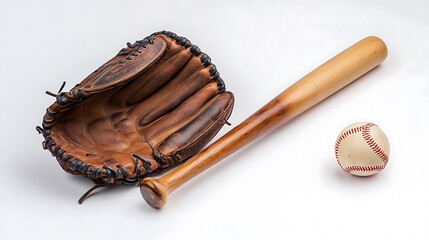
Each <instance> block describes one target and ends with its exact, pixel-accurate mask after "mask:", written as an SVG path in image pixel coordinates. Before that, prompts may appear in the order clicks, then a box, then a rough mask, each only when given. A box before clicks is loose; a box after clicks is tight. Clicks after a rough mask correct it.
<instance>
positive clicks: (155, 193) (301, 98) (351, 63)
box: [140, 37, 387, 208]
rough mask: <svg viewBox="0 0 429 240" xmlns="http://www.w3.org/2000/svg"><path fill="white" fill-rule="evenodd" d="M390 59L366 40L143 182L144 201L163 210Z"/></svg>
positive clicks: (373, 41)
mask: <svg viewBox="0 0 429 240" xmlns="http://www.w3.org/2000/svg"><path fill="white" fill-rule="evenodd" d="M386 57H387V47H386V45H385V43H384V42H383V41H382V40H381V39H379V38H377V37H367V38H364V39H362V40H361V41H359V42H357V43H355V44H354V45H352V46H351V47H349V48H347V49H346V50H344V51H343V52H341V53H339V54H338V55H336V56H335V57H333V58H332V59H330V60H328V61H327V62H325V63H324V64H322V65H321V66H319V67H318V68H316V69H315V70H313V71H312V72H310V73H309V74H307V75H306V76H304V77H303V78H301V79H300V80H298V81H297V82H296V83H294V84H293V85H292V86H290V87H289V88H287V89H286V90H285V91H283V92H282V93H280V94H279V95H278V96H277V97H276V98H274V99H273V100H271V101H270V102H269V103H267V104H266V105H265V106H263V107H262V108H261V109H259V110H258V111H256V112H255V113H254V114H253V115H252V116H250V117H249V118H247V119H246V120H244V121H243V122H242V123H240V124H239V125H238V126H236V127H235V128H233V129H232V130H231V131H229V132H228V133H226V134H225V135H224V136H222V137H221V138H219V139H218V140H217V141H215V142H214V143H212V144H211V145H210V146H208V147H207V148H205V149H203V150H202V151H201V152H199V153H197V154H196V155H195V156H193V157H192V158H190V159H189V160H188V161H186V162H185V163H183V164H182V165H180V166H178V167H177V168H175V169H173V170H172V171H170V172H168V173H167V174H165V175H164V176H162V177H160V178H145V179H143V180H142V181H141V182H140V191H141V194H142V196H143V198H144V199H145V200H146V202H147V203H148V204H149V205H150V206H152V207H154V208H161V207H162V206H164V204H165V203H166V201H167V197H168V194H170V193H171V192H173V191H174V190H175V189H177V188H178V187H180V186H181V185H182V184H184V183H186V182H187V181H188V180H190V179H191V178H193V177H195V176H196V175H198V174H199V173H201V172H203V171H204V170H206V169H208V168H209V167H211V166H212V165H214V164H216V163H217V162H219V161H220V160H222V159H224V158H225V157H227V156H229V155H231V154H232V153H234V152H235V151H237V150H239V149H241V148H242V147H244V146H246V145H247V144H249V143H250V142H252V141H253V140H255V139H257V138H259V137H261V136H262V135H264V134H266V133H268V132H270V131H272V130H273V129H274V128H276V127H278V126H280V125H282V124H284V123H286V122H287V121H289V120H291V119H292V118H294V117H296V116H297V115H299V114H301V113H302V112H304V111H305V110H307V109H309V108H311V107H312V106H314V105H316V104H317V103H319V102H320V101H322V100H323V99H325V98H327V97H329V96H330V95H332V94H333V93H335V92H337V91H338V90H340V89H341V88H343V87H345V86H346V85H348V84H349V83H351V82H353V81H354V80H356V79H358V78H359V77H361V76H362V75H364V74H365V73H367V72H369V71H370V70H372V69H373V68H375V67H376V66H378V65H379V64H380V63H381V62H383V61H384V59H386Z"/></svg>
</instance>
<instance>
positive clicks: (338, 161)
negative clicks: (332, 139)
mask: <svg viewBox="0 0 429 240" xmlns="http://www.w3.org/2000/svg"><path fill="white" fill-rule="evenodd" d="M363 128H364V125H362V126H358V127H354V128H351V129H349V130H347V131H345V132H344V133H343V134H341V136H340V137H339V138H338V140H337V142H336V143H335V157H336V159H337V163H338V165H340V167H341V168H342V169H343V170H344V169H345V168H344V167H343V165H342V164H341V162H340V160H339V158H338V151H339V148H340V143H341V142H342V141H343V140H344V139H345V138H346V137H347V136H349V135H351V134H354V133H358V132H361V131H362V129H363ZM344 171H345V170H344Z"/></svg>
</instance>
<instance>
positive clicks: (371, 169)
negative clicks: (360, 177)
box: [344, 165, 384, 172]
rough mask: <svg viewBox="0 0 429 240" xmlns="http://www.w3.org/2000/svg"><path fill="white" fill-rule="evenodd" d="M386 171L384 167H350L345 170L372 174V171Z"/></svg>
mask: <svg viewBox="0 0 429 240" xmlns="http://www.w3.org/2000/svg"><path fill="white" fill-rule="evenodd" d="M383 169H384V165H377V166H350V167H346V168H344V171H346V172H371V171H381V170H383Z"/></svg>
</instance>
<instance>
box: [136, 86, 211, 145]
mask: <svg viewBox="0 0 429 240" xmlns="http://www.w3.org/2000/svg"><path fill="white" fill-rule="evenodd" d="M217 94H218V87H217V84H216V83H209V84H207V85H206V86H205V87H204V88H202V89H201V90H200V91H198V92H197V93H195V94H194V95H192V96H191V97H190V98H188V99H187V100H186V101H184V102H183V103H182V104H180V105H179V106H178V107H177V108H176V109H174V110H173V111H171V112H169V113H168V114H165V115H164V116H162V117H161V118H159V119H158V120H156V121H155V122H153V123H151V124H149V125H147V126H144V127H142V129H141V133H142V134H143V135H144V136H145V137H146V140H147V141H149V143H150V144H151V146H156V145H158V144H159V143H160V142H161V141H163V140H164V139H165V138H167V137H168V136H170V135H171V134H172V133H174V132H176V131H177V130H179V129H180V128H182V127H183V126H185V125H187V124H188V123H189V122H191V121H192V120H194V119H195V118H196V117H198V114H199V113H200V112H201V110H202V109H203V106H204V105H205V104H207V103H208V102H209V101H212V100H213V99H214V97H215V96H216V95H217Z"/></svg>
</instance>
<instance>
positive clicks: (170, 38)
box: [37, 31, 234, 184]
mask: <svg viewBox="0 0 429 240" xmlns="http://www.w3.org/2000/svg"><path fill="white" fill-rule="evenodd" d="M55 96H56V101H55V102H54V103H53V104H52V105H51V106H49V107H48V109H47V111H46V114H45V116H44V117H43V124H42V127H38V128H37V129H38V130H39V132H40V133H41V134H43V137H44V138H45V141H44V142H43V146H44V148H45V149H47V150H49V151H50V152H51V153H52V155H53V156H54V157H56V159H57V161H58V162H59V164H60V165H61V167H62V168H63V169H64V170H65V171H66V172H69V173H72V174H82V175H84V176H86V177H89V178H91V179H92V180H94V181H95V182H96V183H97V184H113V183H136V182H137V181H139V180H140V179H141V178H142V177H143V176H144V175H145V174H147V173H150V172H152V171H154V170H157V169H164V168H168V167H169V166H171V165H173V164H175V163H180V162H182V161H185V160H186V159H188V158H189V157H191V156H192V155H194V154H195V153H197V152H198V151H200V150H201V149H202V148H203V147H204V146H205V145H206V144H207V143H208V142H209V141H210V140H211V139H212V138H213V137H214V136H215V135H216V133H217V132H218V131H219V130H220V128H221V127H222V126H223V125H224V124H225V123H226V122H227V119H228V118H229V116H230V114H231V111H232V108H233V104H234V96H233V94H232V93H231V92H228V91H225V84H224V82H223V80H222V79H221V77H220V76H219V73H218V71H217V69H216V66H215V65H214V64H212V63H211V59H210V57H208V56H207V54H205V53H203V52H202V51H201V50H200V49H199V48H198V47H197V46H196V45H193V44H192V43H191V42H190V41H189V40H187V39H186V38H184V37H180V36H178V35H176V34H174V33H171V32H168V31H162V32H156V33H154V34H152V35H150V36H148V37H146V38H144V39H143V40H139V41H136V42H135V43H134V44H131V43H127V48H123V49H121V50H120V51H119V53H118V54H117V55H116V56H115V57H113V58H112V59H111V60H109V61H108V62H107V63H105V64H104V65H102V66H101V67H100V68H98V69H97V70H96V71H94V72H93V73H92V74H90V75H89V76H88V77H87V78H85V79H84V80H83V81H82V82H81V83H79V84H77V85H76V86H75V87H73V88H72V89H71V90H70V91H68V92H61V93H59V94H58V95H55Z"/></svg>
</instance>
